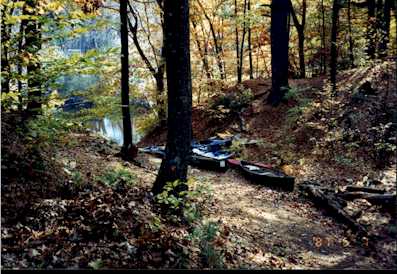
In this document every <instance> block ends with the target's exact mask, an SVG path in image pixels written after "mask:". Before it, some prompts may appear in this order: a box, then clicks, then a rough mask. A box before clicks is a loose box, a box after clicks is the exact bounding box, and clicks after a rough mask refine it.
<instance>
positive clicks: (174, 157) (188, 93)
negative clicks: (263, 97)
mask: <svg viewBox="0 0 397 274" xmlns="http://www.w3.org/2000/svg"><path fill="white" fill-rule="evenodd" d="M164 31H165V58H166V62H167V68H166V70H167V87H168V132H167V144H166V148H165V153H166V156H165V159H164V160H163V161H162V163H161V166H160V170H159V173H158V175H157V178H156V181H155V182H154V185H153V188H152V191H153V193H154V194H158V193H160V192H161V191H162V190H163V187H164V186H165V184H166V183H167V182H173V181H175V180H181V181H182V182H184V181H186V180H187V168H188V161H189V158H190V154H191V147H190V145H191V139H192V83H191V71H190V50H189V1H188V0H165V1H164ZM185 189H187V185H186V184H182V185H181V186H180V187H179V189H176V191H182V190H185Z"/></svg>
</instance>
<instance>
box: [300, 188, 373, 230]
mask: <svg viewBox="0 0 397 274" xmlns="http://www.w3.org/2000/svg"><path fill="white" fill-rule="evenodd" d="M300 188H301V189H302V190H303V191H305V192H306V193H307V194H308V195H309V197H310V198H311V199H312V200H313V201H314V203H315V204H316V205H317V206H319V207H321V208H324V209H326V210H327V211H328V212H329V213H330V214H331V215H332V216H333V217H334V218H336V219H338V220H339V221H341V222H343V223H345V224H346V225H348V226H349V227H350V228H351V229H352V230H353V231H354V232H356V233H357V234H358V235H359V236H362V237H363V236H365V237H368V236H369V234H368V232H367V230H366V229H365V228H364V227H363V226H362V225H361V224H359V223H358V222H357V221H355V220H354V219H353V218H352V217H351V216H349V215H348V214H347V212H346V211H345V210H343V207H342V205H341V204H340V203H339V202H338V201H337V200H336V197H334V194H331V193H330V194H328V195H326V194H325V193H324V191H323V190H321V189H320V188H319V187H316V186H313V185H308V184H302V185H300Z"/></svg>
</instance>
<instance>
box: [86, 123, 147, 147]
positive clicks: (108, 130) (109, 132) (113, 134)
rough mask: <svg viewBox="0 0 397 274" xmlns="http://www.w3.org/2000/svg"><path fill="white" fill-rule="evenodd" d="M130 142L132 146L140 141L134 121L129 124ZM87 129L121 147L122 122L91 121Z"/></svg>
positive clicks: (140, 136)
mask: <svg viewBox="0 0 397 274" xmlns="http://www.w3.org/2000/svg"><path fill="white" fill-rule="evenodd" d="M133 120H135V119H133ZM131 127H132V141H133V143H134V144H136V143H138V142H139V141H140V140H141V139H142V137H143V136H142V135H141V134H140V133H139V132H138V131H137V129H136V127H135V123H134V121H132V123H131ZM89 128H90V129H91V130H92V131H94V132H96V133H99V134H100V135H102V136H103V137H104V138H106V139H108V140H111V141H113V142H115V143H117V144H118V145H120V146H121V145H123V122H122V121H121V120H118V121H114V120H111V119H110V118H106V117H105V118H103V119H97V120H94V121H91V123H90V126H89Z"/></svg>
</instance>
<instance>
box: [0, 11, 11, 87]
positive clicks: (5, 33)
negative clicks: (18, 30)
mask: <svg viewBox="0 0 397 274" xmlns="http://www.w3.org/2000/svg"><path fill="white" fill-rule="evenodd" d="M13 10H14V8H13V7H10V8H9V7H8V5H1V92H3V93H7V92H9V91H10V74H11V67H10V62H9V46H8V44H9V42H10V39H11V37H10V34H11V25H9V24H6V16H7V14H12V13H13Z"/></svg>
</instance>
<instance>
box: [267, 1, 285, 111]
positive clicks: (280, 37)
mask: <svg viewBox="0 0 397 274" xmlns="http://www.w3.org/2000/svg"><path fill="white" fill-rule="evenodd" d="M289 3H290V2H289V0H272V3H271V28H270V35H271V54H272V90H271V92H270V95H269V97H268V102H269V103H270V104H272V105H273V106H277V105H279V104H280V103H281V101H282V99H283V97H284V95H285V93H286V92H287V89H288V42H289V41H288V40H289V34H288V15H289V12H290V5H289Z"/></svg>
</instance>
